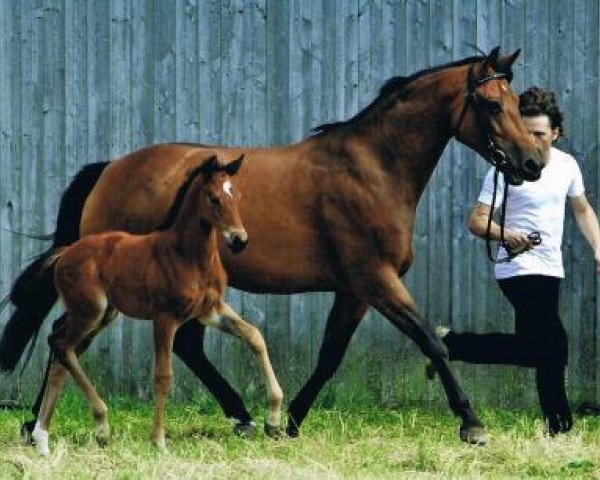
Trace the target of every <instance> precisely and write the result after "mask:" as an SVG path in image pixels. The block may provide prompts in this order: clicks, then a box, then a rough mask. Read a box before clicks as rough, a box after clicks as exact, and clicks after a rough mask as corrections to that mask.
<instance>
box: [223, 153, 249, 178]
mask: <svg viewBox="0 0 600 480" xmlns="http://www.w3.org/2000/svg"><path fill="white" fill-rule="evenodd" d="M243 161H244V154H243V153H242V154H241V155H240V157H239V158H238V159H237V160H234V161H233V162H231V163H228V164H227V165H225V167H224V168H223V170H224V171H225V173H226V174H227V175H229V176H232V175H235V174H236V173H237V172H238V170H239V169H240V167H241V166H242V162H243Z"/></svg>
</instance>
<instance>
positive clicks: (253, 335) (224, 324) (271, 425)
mask: <svg viewBox="0 0 600 480" xmlns="http://www.w3.org/2000/svg"><path fill="white" fill-rule="evenodd" d="M216 313H218V315H220V318H218V319H216V318H215V317H216V315H213V316H210V317H208V318H206V319H202V320H201V321H203V322H205V323H206V324H207V325H211V326H215V327H217V328H218V329H220V330H222V331H224V332H227V333H229V334H231V335H235V336H236V337H238V338H241V339H242V340H244V342H246V343H247V344H248V346H249V347H250V349H251V350H252V352H253V353H254V355H255V356H256V358H257V360H258V364H259V366H260V369H261V371H262V373H263V377H264V380H265V384H266V387H267V399H268V402H269V415H268V417H267V421H266V422H265V432H266V434H267V435H269V436H270V437H275V438H276V437H278V436H279V429H280V424H281V405H282V403H283V391H282V389H281V386H280V385H279V382H278V381H277V377H276V376H275V372H274V371H273V366H272V365H271V360H270V359H269V353H268V351H267V345H266V343H265V339H264V338H263V336H262V334H261V333H260V330H259V329H258V328H256V327H255V326H254V325H251V324H249V323H248V322H246V321H245V320H244V319H243V318H242V317H240V316H239V315H238V314H237V313H236V312H235V311H234V310H233V309H232V308H231V307H230V306H229V305H228V304H227V303H225V302H221V305H220V306H219V307H218V308H217V311H216Z"/></svg>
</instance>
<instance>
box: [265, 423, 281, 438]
mask: <svg viewBox="0 0 600 480" xmlns="http://www.w3.org/2000/svg"><path fill="white" fill-rule="evenodd" d="M265 434H266V435H267V437H269V438H272V439H273V440H279V439H280V438H281V437H282V436H283V432H282V431H281V427H280V426H279V425H269V424H268V423H267V422H265Z"/></svg>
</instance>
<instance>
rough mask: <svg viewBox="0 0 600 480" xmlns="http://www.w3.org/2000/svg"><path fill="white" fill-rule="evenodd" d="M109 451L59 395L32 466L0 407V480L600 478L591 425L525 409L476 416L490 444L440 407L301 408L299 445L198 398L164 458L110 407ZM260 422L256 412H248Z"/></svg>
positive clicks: (171, 424)
mask: <svg viewBox="0 0 600 480" xmlns="http://www.w3.org/2000/svg"><path fill="white" fill-rule="evenodd" d="M108 404H109V416H110V421H111V426H112V431H113V434H112V439H111V443H110V444H109V446H108V447H106V448H99V447H98V446H96V444H95V441H94V439H93V434H92V432H93V425H92V420H91V418H90V417H91V416H90V414H89V410H88V408H87V406H86V405H85V403H84V401H83V400H82V399H81V397H80V396H79V395H78V394H77V393H74V392H73V391H67V392H66V394H65V396H64V397H63V398H62V400H61V401H60V403H59V405H58V410H57V413H56V416H55V421H54V424H53V429H52V431H51V435H50V440H51V448H52V450H53V452H52V455H51V457H50V458H48V459H44V458H40V457H38V455H37V454H36V451H35V449H34V448H33V447H31V446H23V445H21V444H20V441H19V435H18V430H19V426H20V424H21V422H22V421H23V420H24V419H29V418H30V415H29V413H28V412H27V411H25V410H12V411H0V478H40V479H41V478H43V479H47V478H60V479H69V478H76V479H78V480H83V479H87V478H117V479H137V478H140V479H142V478H143V479H148V478H161V479H162V478H177V479H180V478H206V479H208V478H225V479H228V478H232V479H233V478H236V479H238V478H243V479H246V478H260V479H279V478H294V479H308V478H310V479H312V478H318V479H328V478H331V479H337V478H351V479H370V478H373V479H381V478H411V479H412V478H448V477H451V478H522V477H536V478H567V477H569V478H571V477H574V478H594V477H596V478H600V420H599V419H597V418H591V417H587V418H581V419H577V423H576V427H575V429H574V431H573V432H571V433H569V434H567V435H562V436H559V437H557V438H548V437H547V436H545V435H544V433H543V432H544V430H543V425H542V423H541V422H540V420H539V419H538V418H537V415H536V413H535V412H522V411H521V412H509V411H505V410H500V411H499V410H481V409H479V411H480V414H481V417H482V419H483V421H484V422H485V424H486V425H487V427H488V432H489V435H490V443H489V445H488V446H486V447H473V446H468V445H464V444H462V443H461V442H460V441H459V440H458V426H459V422H458V420H457V419H456V418H454V417H453V416H452V415H451V414H450V413H449V411H448V410H446V409H444V410H439V411H438V410H432V409H425V408H418V407H411V406H409V407H403V408H398V409H386V408H375V407H348V408H344V409H343V410H338V409H323V408H316V409H313V410H312V411H311V414H310V415H309V417H308V418H307V420H306V422H305V424H304V425H303V428H302V431H301V437H300V438H298V439H294V440H290V439H286V440H280V441H273V440H269V439H267V438H266V437H265V436H264V434H263V433H262V431H260V432H259V434H258V435H257V438H255V439H253V440H244V439H241V438H238V437H236V436H235V435H234V434H233V433H232V429H231V423H230V422H229V421H228V420H227V419H225V418H224V417H223V415H222V414H221V413H220V411H219V409H218V407H217V406H216V405H215V404H214V403H213V402H212V401H210V400H207V399H205V398H202V399H199V400H196V401H194V402H190V403H187V404H182V403H175V402H173V401H171V402H170V403H169V404H168V405H167V429H168V445H169V451H168V452H167V453H160V452H158V451H157V450H156V449H155V448H154V447H153V446H152V445H151V444H150V442H149V441H148V433H149V429H150V422H151V418H152V405H151V404H149V403H148V404H145V403H140V402H134V401H131V400H127V399H112V400H110V401H109V402H108ZM255 413H256V414H257V419H258V420H260V421H262V418H264V413H265V411H264V409H262V408H261V409H259V410H256V411H255Z"/></svg>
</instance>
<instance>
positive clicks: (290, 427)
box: [285, 418, 300, 438]
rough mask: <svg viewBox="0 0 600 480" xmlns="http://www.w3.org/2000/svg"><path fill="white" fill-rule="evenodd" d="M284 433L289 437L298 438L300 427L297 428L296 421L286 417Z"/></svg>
mask: <svg viewBox="0 0 600 480" xmlns="http://www.w3.org/2000/svg"><path fill="white" fill-rule="evenodd" d="M285 433H286V435H287V436H288V437H290V438H298V437H299V436H300V429H299V428H298V425H296V422H294V421H293V420H292V419H291V418H288V423H287V426H286V428H285Z"/></svg>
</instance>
